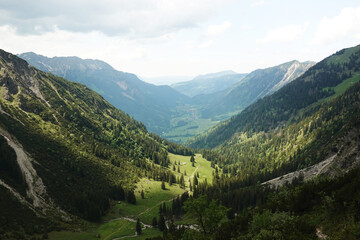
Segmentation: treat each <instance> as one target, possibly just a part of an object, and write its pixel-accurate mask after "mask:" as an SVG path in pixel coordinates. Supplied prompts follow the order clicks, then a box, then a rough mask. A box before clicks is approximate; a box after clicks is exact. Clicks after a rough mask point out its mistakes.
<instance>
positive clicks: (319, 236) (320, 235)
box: [316, 228, 328, 239]
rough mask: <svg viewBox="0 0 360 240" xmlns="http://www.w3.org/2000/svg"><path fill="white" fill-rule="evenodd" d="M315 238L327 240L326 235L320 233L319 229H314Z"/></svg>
mask: <svg viewBox="0 0 360 240" xmlns="http://www.w3.org/2000/svg"><path fill="white" fill-rule="evenodd" d="M316 236H317V237H318V238H320V239H327V237H328V236H327V235H326V234H324V233H322V232H321V229H320V228H316Z"/></svg>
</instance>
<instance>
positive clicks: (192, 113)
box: [19, 53, 313, 142]
mask: <svg viewBox="0 0 360 240" xmlns="http://www.w3.org/2000/svg"><path fill="white" fill-rule="evenodd" d="M19 57H21V58H23V59H24V60H26V61H28V62H29V63H30V64H31V65H32V66H34V67H36V68H38V69H40V70H42V71H45V72H51V73H53V74H55V75H57V76H60V77H64V78H67V79H68V80H71V81H74V82H79V83H83V84H85V85H86V86H88V87H89V88H91V89H92V90H94V91H96V92H98V93H99V94H101V95H102V96H103V97H104V98H105V99H106V100H107V101H109V102H110V103H111V104H113V105H114V106H115V107H117V108H119V109H121V110H123V111H124V112H125V113H128V114H130V115H131V116H132V117H134V118H135V119H136V120H138V121H141V122H143V123H144V124H145V126H146V127H147V128H148V129H149V130H150V131H151V132H154V133H157V134H159V135H160V136H162V137H164V138H166V139H168V140H171V141H174V142H184V141H185V140H186V139H188V138H189V137H192V136H195V135H197V134H200V133H202V132H204V131H206V130H207V129H209V128H210V127H212V126H214V125H215V124H217V123H219V122H220V121H224V120H227V119H228V118H229V117H231V116H232V115H234V114H236V113H238V112H240V111H242V110H243V109H244V108H245V107H247V106H248V105H249V104H251V103H252V102H254V101H256V100H257V99H259V98H261V97H263V96H265V95H266V94H268V93H271V92H274V91H276V90H277V89H279V88H281V87H282V86H283V85H286V84H287V83H288V82H290V81H292V80H293V79H295V78H296V77H297V76H299V75H301V74H302V73H303V72H305V71H306V70H307V69H308V68H309V67H310V66H311V65H312V64H313V63H311V62H305V63H299V62H298V61H292V62H289V63H285V64H282V65H279V66H275V67H272V68H267V69H259V70H256V71H253V72H251V73H250V74H248V75H247V76H246V75H245V74H237V73H234V72H232V71H224V72H219V73H212V74H206V75H200V76H198V77H195V78H194V79H193V80H191V81H188V82H184V83H181V84H178V85H173V87H174V89H175V90H174V89H173V88H170V87H169V86H155V85H153V84H149V83H146V82H143V81H141V80H140V79H139V78H138V77H137V76H136V75H134V74H131V73H126V72H121V71H117V70H115V69H114V68H112V67H111V66H110V65H108V64H107V63H105V62H102V61H99V60H89V59H85V60H84V59H80V58H77V57H53V58H48V57H44V56H41V55H37V54H35V53H23V54H20V55H19ZM245 76H246V77H245ZM176 86H178V87H176ZM181 89H183V90H181ZM189 89H192V90H191V91H192V92H190V91H189ZM177 90H180V92H181V91H182V93H185V92H187V95H188V96H187V95H186V94H182V93H180V92H178V91H177ZM189 96H193V97H189Z"/></svg>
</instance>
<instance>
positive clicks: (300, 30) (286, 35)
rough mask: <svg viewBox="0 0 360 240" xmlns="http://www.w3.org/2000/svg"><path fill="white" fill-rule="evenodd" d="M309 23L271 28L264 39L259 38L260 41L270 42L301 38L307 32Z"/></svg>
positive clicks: (290, 40)
mask: <svg viewBox="0 0 360 240" xmlns="http://www.w3.org/2000/svg"><path fill="white" fill-rule="evenodd" d="M308 25H309V23H308V22H306V23H304V24H298V25H287V26H284V27H279V28H276V29H272V30H269V31H268V33H267V35H266V36H265V37H264V38H263V39H259V40H258V41H257V42H258V43H268V42H292V41H295V40H297V39H299V38H300V37H301V36H303V34H304V33H305V31H306V29H307V27H308Z"/></svg>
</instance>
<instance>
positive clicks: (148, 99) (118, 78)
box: [19, 52, 188, 134]
mask: <svg viewBox="0 0 360 240" xmlns="http://www.w3.org/2000/svg"><path fill="white" fill-rule="evenodd" d="M19 57H20V58H23V59H24V60H26V61H28V62H29V63H30V64H31V65H32V66H34V67H36V68H38V69H40V70H42V71H45V72H51V73H53V74H55V75H57V76H60V77H63V78H66V79H68V80H70V81H74V82H78V83H82V84H85V85H86V86H88V87H89V88H91V89H92V90H94V91H96V92H98V93H99V94H101V95H102V96H103V97H104V98H105V99H106V100H107V101H109V102H110V103H111V104H112V105H114V106H115V107H117V108H119V109H121V110H123V111H124V112H126V113H128V114H130V115H131V116H132V117H134V118H135V119H137V120H138V121H141V122H143V123H144V124H145V125H146V127H147V128H148V129H149V130H150V131H152V132H155V133H158V134H160V133H161V132H163V131H164V130H165V129H167V128H168V127H169V123H170V122H169V121H170V118H171V116H172V114H173V112H174V110H173V109H174V108H175V107H176V106H178V105H179V104H183V103H186V102H187V100H188V98H187V97H186V96H185V95H182V94H180V93H179V92H177V91H175V90H173V89H172V88H170V87H169V86H165V85H164V86H155V85H153V84H149V83H146V82H143V81H141V80H140V79H139V78H138V77H137V76H136V75H135V74H131V73H126V72H121V71H117V70H115V69H114V68H112V67H111V66H110V65H109V64H107V63H105V62H103V61H100V60H91V59H80V58H77V57H53V58H48V57H45V56H41V55H37V54H35V53H32V52H29V53H23V54H20V55H19Z"/></svg>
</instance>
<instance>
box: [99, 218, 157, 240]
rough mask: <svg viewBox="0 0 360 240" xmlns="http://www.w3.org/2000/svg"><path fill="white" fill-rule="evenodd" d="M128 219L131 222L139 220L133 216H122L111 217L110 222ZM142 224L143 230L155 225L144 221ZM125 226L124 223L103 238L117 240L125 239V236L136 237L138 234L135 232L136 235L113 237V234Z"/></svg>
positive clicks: (128, 236)
mask: <svg viewBox="0 0 360 240" xmlns="http://www.w3.org/2000/svg"><path fill="white" fill-rule="evenodd" d="M122 219H124V220H127V221H129V222H137V220H135V219H133V218H129V217H120V218H115V219H111V220H110V221H109V222H113V221H117V220H122ZM140 224H141V225H142V226H143V227H142V228H141V230H145V229H146V228H152V227H153V226H151V225H149V224H145V223H143V222H141V221H140ZM123 227H124V225H121V227H119V228H118V229H116V230H115V231H113V232H111V233H110V234H109V235H107V236H106V237H105V238H104V239H103V240H110V239H111V240H117V239H124V238H133V237H136V236H137V234H136V232H135V234H134V235H127V236H122V237H117V238H111V236H112V235H113V234H115V233H117V232H119V231H120V230H121V229H122V228H123Z"/></svg>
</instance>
